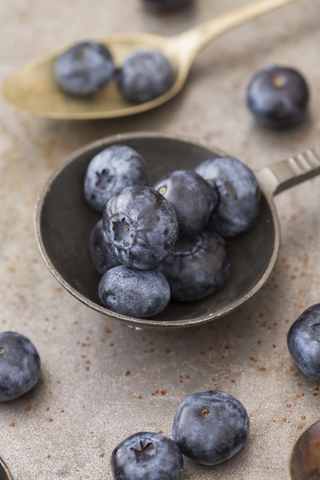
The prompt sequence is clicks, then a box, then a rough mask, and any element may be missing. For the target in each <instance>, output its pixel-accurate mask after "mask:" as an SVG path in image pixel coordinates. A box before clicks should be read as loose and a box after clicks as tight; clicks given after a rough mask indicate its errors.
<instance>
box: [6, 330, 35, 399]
mask: <svg viewBox="0 0 320 480" xmlns="http://www.w3.org/2000/svg"><path fill="white" fill-rule="evenodd" d="M39 376H40V357H39V354H38V352H37V350H36V349H35V347H34V346H33V344H32V343H31V342H30V340H29V339H28V338H26V337H25V336H24V335H21V334H20V333H16V332H2V333H0V402H5V401H7V400H13V399H15V398H18V397H20V396H21V395H23V394H24V393H26V392H28V391H29V390H30V389H31V388H32V387H34V386H35V384H36V383H37V381H38V379H39Z"/></svg>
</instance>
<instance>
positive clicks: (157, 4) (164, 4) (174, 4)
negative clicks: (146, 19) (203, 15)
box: [143, 0, 192, 12]
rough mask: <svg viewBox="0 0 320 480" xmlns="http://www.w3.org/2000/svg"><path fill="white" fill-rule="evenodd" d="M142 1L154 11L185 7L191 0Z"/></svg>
mask: <svg viewBox="0 0 320 480" xmlns="http://www.w3.org/2000/svg"><path fill="white" fill-rule="evenodd" d="M143 3H144V4H145V5H146V6H147V7H149V8H151V9H152V10H154V11H157V12H158V11H159V12H160V11H161V12H162V11H171V10H179V9H181V8H185V7H187V6H188V5H190V4H191V3H192V0H143Z"/></svg>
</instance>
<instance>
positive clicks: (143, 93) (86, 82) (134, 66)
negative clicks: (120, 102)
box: [54, 41, 175, 103]
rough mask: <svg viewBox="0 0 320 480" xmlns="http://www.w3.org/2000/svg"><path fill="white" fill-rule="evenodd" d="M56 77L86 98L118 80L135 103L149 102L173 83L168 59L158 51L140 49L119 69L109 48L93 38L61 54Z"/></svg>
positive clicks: (122, 88) (72, 92)
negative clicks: (113, 80) (112, 81)
mask: <svg viewBox="0 0 320 480" xmlns="http://www.w3.org/2000/svg"><path fill="white" fill-rule="evenodd" d="M54 76H55V78H56V81H57V82H58V84H59V86H60V87H61V88H62V90H63V91H64V92H66V93H68V94H71V95H77V96H82V97H85V96H87V95H92V94H94V93H96V92H98V91H100V90H101V89H103V88H104V87H106V86H107V85H108V84H109V83H110V81H111V80H112V79H116V81H117V86H118V88H119V90H120V92H121V93H122V95H123V96H124V97H125V98H127V99H128V100H131V101H133V102H139V103H143V102H148V101H149V100H152V99H153V98H156V97H159V96H160V95H163V94H164V93H165V92H167V91H168V90H169V89H170V88H171V87H172V85H173V83H174V78H175V74H174V70H173V68H172V65H171V63H170V62H169V60H168V59H167V58H166V57H165V56H164V55H162V54H161V53H160V52H158V51H156V50H139V51H137V52H135V53H133V54H132V55H130V56H129V57H128V58H127V59H126V60H125V61H124V63H123V65H122V66H121V68H120V69H119V70H116V68H115V65H114V62H113V58H112V55H111V53H110V51H109V49H108V48H107V47H106V46H105V45H103V44H101V43H97V42H94V41H88V42H82V43H79V44H77V45H74V46H73V47H72V48H70V49H68V50H67V51H66V52H64V53H63V54H62V55H60V56H59V57H58V58H57V60H56V62H55V65H54Z"/></svg>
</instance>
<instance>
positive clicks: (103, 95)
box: [2, 0, 297, 120]
mask: <svg viewBox="0 0 320 480" xmlns="http://www.w3.org/2000/svg"><path fill="white" fill-rule="evenodd" d="M294 1H297V0H256V1H255V2H252V3H249V4H247V5H244V6H242V7H240V8H237V9H235V10H233V11H231V12H228V13H225V14H223V15H220V16H218V17H215V18H213V19H212V20H209V21H207V22H204V23H201V24H200V25H197V26H196V27H193V28H191V29H189V30H187V31H186V32H183V33H181V34H179V35H175V36H171V37H161V36H158V35H152V34H149V33H131V32H127V33H113V34H110V35H108V36H106V37H105V38H103V39H100V41H101V42H102V43H104V44H105V45H106V46H107V47H108V48H109V49H110V51H111V53H112V55H113V58H114V60H115V64H116V65H117V66H120V65H121V64H122V62H123V60H124V59H125V58H126V57H127V56H128V55H130V53H132V52H133V51H135V50H139V49H150V48H151V49H156V50H158V51H160V52H162V53H163V54H164V55H165V56H166V57H167V58H168V59H169V60H170V62H171V63H172V66H173V68H174V70H175V73H176V80H175V83H174V85H173V86H172V87H171V89H170V90H169V91H168V92H166V93H165V94H164V95H161V96H160V97H158V98H155V99H154V100H151V101H149V102H146V103H142V104H136V103H133V102H130V101H128V100H126V99H125V98H123V97H122V95H121V94H120V93H119V92H118V90H117V87H116V85H115V82H111V84H110V85H109V86H108V87H106V88H105V89H104V90H103V91H101V92H100V93H98V94H96V95H92V96H90V97H89V98H79V97H73V96H70V95H66V94H64V93H63V92H62V91H61V90H60V89H59V87H58V85H57V84H56V82H55V80H54V77H53V74H52V71H53V65H54V62H55V60H56V58H57V57H58V56H59V55H60V53H61V52H55V53H51V54H50V55H46V56H45V57H42V58H40V59H38V60H35V61H33V62H31V63H28V64H27V65H25V66H23V67H22V68H20V69H19V70H18V71H17V72H15V73H14V74H13V75H11V76H10V77H8V78H7V79H6V80H5V82H4V84H3V89H2V91H3V95H4V97H5V99H6V100H7V101H8V102H9V103H11V104H12V105H13V106H14V107H16V108H17V109H18V110H22V111H24V112H27V113H29V114H32V115H37V116H40V117H45V118H55V119H64V120H71V119H78V120H84V119H93V118H115V117H123V116H126V115H133V114H136V113H140V112H145V111H146V110H149V109H151V108H154V107H157V106H159V105H161V104H162V103H164V102H167V101H168V100H170V99H171V98H172V97H174V96H175V95H176V94H177V93H178V92H179V91H180V90H181V89H182V87H183V85H184V83H185V81H186V79H187V76H188V73H189V70H190V68H191V65H192V63H193V61H194V59H195V57H196V55H197V54H198V52H199V51H200V50H201V49H202V48H203V47H205V46H206V45H207V44H208V43H209V42H211V40H213V39H214V38H216V37H218V36H219V35H222V34H223V33H225V32H227V31H228V30H230V29H232V28H234V27H236V26H238V25H241V24H242V23H245V22H247V21H248V20H251V19H253V18H255V17H258V16H260V15H263V14H264V13H267V12H269V11H271V10H274V9H276V8H279V7H282V6H284V5H286V4H289V3H292V2H294Z"/></svg>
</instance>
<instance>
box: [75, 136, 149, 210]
mask: <svg viewBox="0 0 320 480" xmlns="http://www.w3.org/2000/svg"><path fill="white" fill-rule="evenodd" d="M130 185H148V169H147V166H146V163H145V161H144V160H143V158H142V157H141V155H139V153H138V152H136V151H135V150H133V149H132V148H130V147H127V146H126V145H112V146H111V147H107V148H105V149H104V150H102V152H100V153H98V155H96V156H95V157H93V159H92V160H91V162H90V163H89V165H88V168H87V172H86V176H85V180H84V196H85V198H86V200H87V202H88V203H89V205H91V206H92V207H93V208H95V209H96V210H99V211H101V212H102V211H103V209H104V207H105V206H106V203H107V202H108V201H109V200H110V198H111V197H113V195H115V194H116V193H118V192H120V191H121V190H123V189H124V188H126V187H129V186H130Z"/></svg>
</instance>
